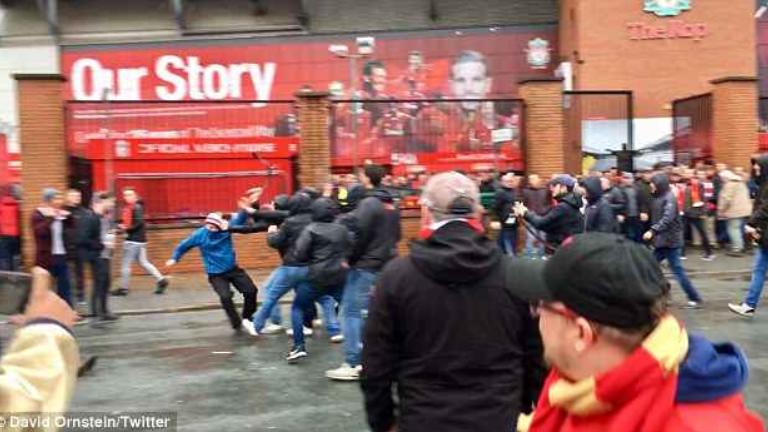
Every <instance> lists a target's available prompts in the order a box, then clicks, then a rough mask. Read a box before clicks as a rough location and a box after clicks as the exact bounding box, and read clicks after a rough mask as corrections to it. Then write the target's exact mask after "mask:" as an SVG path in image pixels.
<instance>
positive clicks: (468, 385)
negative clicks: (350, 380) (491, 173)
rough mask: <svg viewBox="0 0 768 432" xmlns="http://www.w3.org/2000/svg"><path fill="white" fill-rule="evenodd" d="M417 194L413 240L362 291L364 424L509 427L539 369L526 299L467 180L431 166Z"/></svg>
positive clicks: (494, 431) (379, 430)
mask: <svg viewBox="0 0 768 432" xmlns="http://www.w3.org/2000/svg"><path fill="white" fill-rule="evenodd" d="M422 202H423V205H424V206H425V207H426V208H427V209H428V215H427V216H426V218H425V220H424V221H423V229H422V233H423V235H422V239H421V240H419V241H416V242H414V243H413V244H412V247H411V254H410V255H409V256H407V257H402V258H397V259H395V260H394V261H392V262H391V263H390V264H388V265H387V267H386V268H385V269H384V271H383V272H382V274H381V277H380V278H379V280H378V282H377V284H376V289H375V291H374V294H373V299H372V300H371V308H370V316H369V318H368V322H367V325H366V328H365V338H364V344H363V372H362V375H363V376H362V388H363V393H364V396H365V407H366V413H367V416H368V423H369V425H370V427H371V430H373V431H374V432H385V431H390V430H398V431H401V432H411V431H419V432H420V431H440V432H459V431H461V432H465V431H472V432H498V431H510V430H515V425H516V422H517V417H518V414H519V413H520V412H521V411H530V409H531V407H532V405H533V403H534V402H535V400H536V397H537V393H538V391H539V389H540V387H541V384H542V381H543V374H544V368H543V364H542V351H541V341H540V339H539V336H538V329H537V325H536V323H535V321H534V319H533V318H532V316H531V312H530V307H529V305H528V304H527V303H526V302H524V301H522V300H520V299H518V298H517V297H516V296H515V294H514V293H513V292H512V291H511V290H510V289H509V288H508V287H507V283H506V276H505V267H506V266H507V265H508V264H507V262H506V260H507V259H509V258H506V257H504V256H503V254H502V253H501V252H500V251H499V249H498V248H497V247H496V245H494V243H493V241H492V240H490V239H489V238H488V237H487V236H486V234H485V233H484V231H483V228H482V224H481V223H480V218H481V212H482V210H481V206H480V195H479V191H478V188H477V186H476V185H474V183H473V182H472V181H471V180H470V179H468V178H466V177H464V176H463V175H461V174H459V173H455V172H450V173H442V174H438V175H436V176H434V177H432V178H431V179H430V181H429V182H428V183H427V186H426V188H425V190H424V194H423V198H422ZM393 384H397V385H396V388H397V393H398V398H397V399H398V403H397V405H396V404H395V401H394V400H393V395H392V389H393Z"/></svg>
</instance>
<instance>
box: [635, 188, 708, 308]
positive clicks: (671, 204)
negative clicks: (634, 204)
mask: <svg viewBox="0 0 768 432" xmlns="http://www.w3.org/2000/svg"><path fill="white" fill-rule="evenodd" d="M651 194H652V195H653V201H652V202H651V229H650V230H648V231H646V233H645V234H644V235H643V240H645V241H647V242H650V241H653V246H654V255H655V256H656V259H657V260H658V261H659V262H662V261H664V260H667V262H669V267H670V269H671V270H672V273H674V275H675V279H677V281H678V282H679V283H680V286H681V287H682V288H683V291H685V295H686V296H687V297H688V303H687V304H686V306H685V307H686V308H689V309H698V308H699V307H701V296H700V295H699V293H698V291H696V288H694V287H693V284H692V283H691V281H690V280H689V279H688V275H687V274H686V273H685V269H684V268H683V264H682V261H681V260H680V256H681V250H682V248H683V221H682V217H681V215H680V211H679V209H678V205H677V203H678V201H677V197H675V194H674V192H672V189H671V187H670V184H669V177H667V175H666V174H656V175H654V176H653V177H652V178H651Z"/></svg>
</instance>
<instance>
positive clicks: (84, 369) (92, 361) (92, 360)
mask: <svg viewBox="0 0 768 432" xmlns="http://www.w3.org/2000/svg"><path fill="white" fill-rule="evenodd" d="M98 359H99V358H98V357H96V356H91V357H89V358H88V360H86V361H85V363H83V364H81V365H80V367H79V368H77V377H78V378H80V377H82V376H83V375H86V374H87V373H88V372H90V371H91V370H93V367H94V366H96V360H98Z"/></svg>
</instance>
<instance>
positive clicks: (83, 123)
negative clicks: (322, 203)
mask: <svg viewBox="0 0 768 432" xmlns="http://www.w3.org/2000/svg"><path fill="white" fill-rule="evenodd" d="M66 127H67V142H68V150H69V153H70V155H71V157H72V160H73V161H77V164H75V165H73V166H77V167H78V168H80V169H78V170H77V171H78V172H79V174H81V175H79V176H78V178H77V179H72V180H73V181H75V182H77V183H78V186H80V187H81V188H83V189H87V190H84V191H83V192H84V195H86V196H90V194H91V193H92V192H93V189H97V190H98V189H105V190H112V191H119V190H120V189H122V188H123V187H126V186H131V187H133V188H135V189H136V190H137V192H138V193H139V194H140V196H142V198H143V199H144V201H145V205H146V208H147V217H148V219H151V220H154V221H161V220H174V219H190V218H193V219H194V218H200V217H204V216H205V214H206V213H208V212H210V211H232V210H234V209H235V205H236V200H237V198H238V197H239V196H240V195H239V194H242V193H243V192H244V191H245V190H247V189H249V188H251V187H254V186H261V187H263V188H264V190H265V194H264V200H270V199H271V198H272V197H274V196H275V195H277V194H280V193H289V192H290V190H291V187H292V186H291V185H292V177H291V174H292V165H291V161H290V158H291V154H289V150H287V149H288V147H289V144H287V143H289V142H294V141H297V140H298V125H297V120H296V115H295V113H294V101H292V100H276V101H180V102H164V101H99V102H81V101H70V102H67V103H66ZM295 147H296V146H295V145H293V150H292V151H295ZM84 163H85V164H84ZM86 165H87V167H88V168H89V169H88V170H83V169H82V168H84V167H85V166H86ZM88 176H90V179H86V178H85V177H88Z"/></svg>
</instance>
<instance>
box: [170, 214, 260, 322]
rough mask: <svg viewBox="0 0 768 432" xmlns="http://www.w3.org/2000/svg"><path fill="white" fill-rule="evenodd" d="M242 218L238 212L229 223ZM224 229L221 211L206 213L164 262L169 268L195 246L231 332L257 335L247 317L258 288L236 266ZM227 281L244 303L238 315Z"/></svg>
mask: <svg viewBox="0 0 768 432" xmlns="http://www.w3.org/2000/svg"><path fill="white" fill-rule="evenodd" d="M245 219H246V215H245V213H243V212H241V213H239V214H238V215H237V216H236V217H235V218H234V219H233V220H232V225H233V226H238V225H242V224H243V223H244V222H245ZM228 228H229V227H228V224H227V221H225V220H224V219H223V218H222V217H221V214H219V213H211V214H209V215H208V216H207V217H206V218H205V225H204V226H203V227H201V228H198V229H197V230H196V231H195V232H193V233H192V235H190V236H189V237H187V238H186V239H184V240H183V241H182V242H181V243H179V245H178V246H177V247H176V249H175V250H174V251H173V257H172V258H171V259H169V260H168V261H167V262H166V263H165V265H166V267H172V266H173V265H175V264H176V263H177V262H178V261H179V260H180V259H181V257H182V256H184V254H185V253H187V252H189V250H190V249H192V248H195V247H196V248H199V249H200V254H201V255H202V257H203V264H204V265H205V271H206V273H208V282H210V284H211V287H213V290H214V291H216V294H218V296H219V299H220V300H221V306H222V307H223V308H224V312H226V313H227V317H228V318H229V322H230V323H231V324H232V328H233V329H235V331H241V330H243V329H244V330H245V331H246V332H248V334H250V335H251V336H258V333H257V332H256V330H255V329H254V327H253V323H252V322H251V320H250V318H251V316H252V315H253V313H254V312H255V311H256V294H257V293H258V289H257V288H256V285H255V284H254V283H253V281H252V280H251V278H250V276H248V273H246V272H245V270H243V269H241V268H240V267H238V266H237V261H236V259H235V249H234V247H233V246H232V233H231V232H228V231H227V229H228ZM230 284H231V285H233V286H234V287H235V289H236V290H238V291H239V292H240V294H242V295H243V299H244V302H245V303H244V305H243V313H242V317H241V315H238V313H237V309H236V308H235V302H234V301H233V300H232V290H231V289H230Z"/></svg>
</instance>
